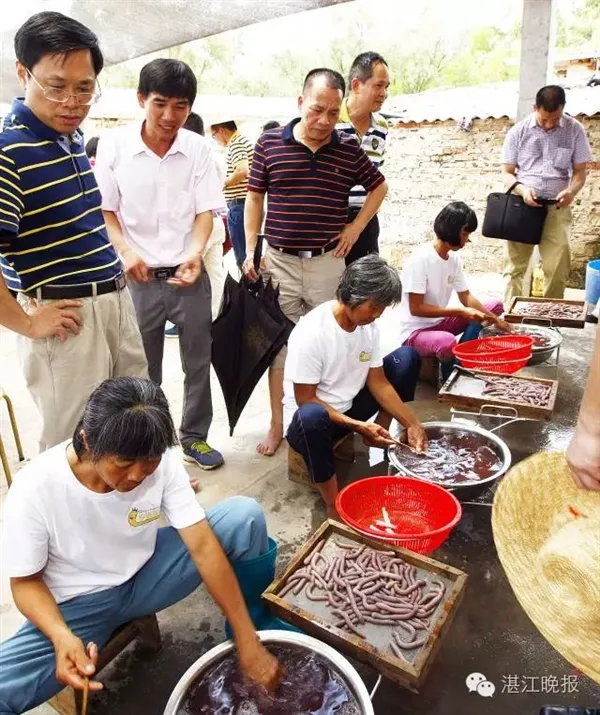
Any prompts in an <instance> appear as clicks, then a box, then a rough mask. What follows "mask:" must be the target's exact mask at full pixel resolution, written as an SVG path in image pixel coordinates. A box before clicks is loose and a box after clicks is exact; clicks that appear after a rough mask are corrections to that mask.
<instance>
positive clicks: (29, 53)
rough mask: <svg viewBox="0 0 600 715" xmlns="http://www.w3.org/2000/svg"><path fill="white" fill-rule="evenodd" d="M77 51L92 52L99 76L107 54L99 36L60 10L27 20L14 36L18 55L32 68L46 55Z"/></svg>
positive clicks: (24, 64)
mask: <svg viewBox="0 0 600 715" xmlns="http://www.w3.org/2000/svg"><path fill="white" fill-rule="evenodd" d="M77 50H89V51H90V54H91V56H92V64H93V65H94V72H95V73H96V75H99V74H100V72H102V68H103V67H104V57H103V56H102V51H101V50H100V45H99V43H98V37H97V36H96V35H95V34H94V33H93V32H92V31H91V30H90V29H89V28H87V27H86V26H85V25H82V24H81V22H78V21H77V20H74V19H73V18H72V17H67V16H66V15H63V14H62V13H61V12H51V11H44V12H38V13H36V14H35V15H32V16H31V17H30V18H29V19H28V20H26V21H25V22H24V23H23V24H22V25H21V27H20V28H19V29H18V30H17V34H16V35H15V55H16V58H17V59H18V60H19V62H20V63H21V64H22V65H23V66H25V67H27V69H28V70H30V71H31V70H32V69H33V68H34V67H35V65H36V64H37V63H38V62H39V61H40V60H41V59H42V57H43V56H44V55H67V54H69V52H75V51H77Z"/></svg>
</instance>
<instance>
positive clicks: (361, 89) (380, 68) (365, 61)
mask: <svg viewBox="0 0 600 715" xmlns="http://www.w3.org/2000/svg"><path fill="white" fill-rule="evenodd" d="M389 86H390V73H389V70H388V65H387V62H386V61H385V60H384V59H383V57H382V56H381V55H379V54H377V52H363V53H362V54H360V55H358V57H356V58H355V59H354V62H353V63H352V67H351V68H350V74H349V77H348V98H347V99H346V100H344V102H342V109H341V111H340V120H339V122H338V124H337V126H336V128H337V129H339V130H340V131H342V132H344V134H349V135H350V136H353V137H354V138H355V139H356V140H357V141H358V143H359V144H360V146H361V147H362V149H363V150H364V152H365V153H366V155H367V156H368V157H369V159H370V160H371V161H372V162H373V165H374V166H375V167H377V169H381V167H382V166H383V162H384V159H385V153H386V148H387V140H388V138H387V137H388V123H387V120H386V119H384V117H382V116H381V115H380V114H378V112H379V110H380V109H381V107H382V105H383V103H384V102H385V100H386V99H387V96H388V88H389ZM366 197H367V192H366V190H365V188H364V186H354V187H353V188H352V190H351V191H350V198H349V200H348V223H351V222H352V221H354V219H355V218H356V216H358V214H359V213H360V210H361V209H362V207H363V204H364V203H365V199H366ZM369 253H379V219H378V218H377V214H375V215H374V216H373V218H372V219H371V220H370V221H369V223H368V224H367V225H366V226H365V228H364V230H363V231H362V233H361V234H360V236H359V237H358V241H356V243H355V244H354V246H352V250H351V251H350V253H349V254H348V255H347V256H346V265H347V266H348V265H350V263H352V261H355V260H356V259H357V258H362V256H366V255H367V254H369Z"/></svg>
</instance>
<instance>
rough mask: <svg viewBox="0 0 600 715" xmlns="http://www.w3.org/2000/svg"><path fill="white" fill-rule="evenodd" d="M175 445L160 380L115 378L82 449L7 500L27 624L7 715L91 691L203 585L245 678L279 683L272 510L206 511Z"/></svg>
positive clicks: (88, 413)
mask: <svg viewBox="0 0 600 715" xmlns="http://www.w3.org/2000/svg"><path fill="white" fill-rule="evenodd" d="M176 441H177V438H176V435H175V429H174V426H173V420H172V418H171V415H170V413H169V406H168V403H167V400H166V398H165V396H164V393H163V392H162V390H161V389H160V387H158V385H156V384H155V383H153V382H151V381H150V380H143V379H140V378H135V377H121V378H116V379H111V380H105V381H104V382H103V383H101V384H100V386H99V387H97V388H96V390H95V391H94V392H93V393H92V395H91V397H90V398H89V400H88V403H87V405H86V408H85V410H84V414H83V417H82V418H81V420H80V422H79V424H78V425H77V428H76V430H75V433H74V435H73V440H72V442H64V443H62V444H59V445H56V446H55V447H53V448H51V449H49V450H48V451H46V452H44V453H43V454H41V455H40V456H39V457H37V458H36V459H35V460H34V461H33V462H32V463H31V464H29V465H28V466H26V467H25V468H24V469H22V470H21V472H19V474H18V476H17V477H16V479H15V481H14V483H13V486H12V488H11V490H10V492H9V494H8V498H7V501H6V506H5V512H4V521H5V523H4V535H3V541H4V547H5V549H4V554H3V562H2V568H3V572H4V573H5V574H6V575H7V576H8V577H9V578H10V585H11V590H12V595H13V598H14V601H15V604H16V606H17V608H18V609H19V610H20V611H21V613H22V614H23V615H24V616H25V617H26V618H27V619H28V620H27V622H26V623H25V624H24V625H23V627H22V628H21V629H20V630H19V631H18V632H17V633H16V635H14V636H13V637H12V638H9V639H8V640H6V641H4V642H3V643H1V644H0V713H2V715H16V714H18V713H23V712H25V711H28V710H30V709H31V708H34V707H36V706H37V705H39V704H40V703H43V702H45V701H47V700H48V699H49V698H51V697H52V696H53V695H55V694H56V693H57V692H58V691H59V690H60V689H61V688H62V687H64V686H65V685H69V686H71V687H73V688H76V689H79V690H81V689H83V687H84V678H86V677H90V678H91V677H93V675H94V673H95V666H96V663H97V655H98V649H99V648H102V647H103V645H104V644H105V643H106V642H107V641H108V639H109V637H110V635H111V633H112V632H113V631H114V630H115V629H116V628H118V627H119V626H121V625H123V624H124V623H127V622H128V621H131V620H133V619H135V618H140V617H142V616H145V615H149V614H151V613H155V612H156V611H160V610H162V609H164V608H167V607H169V606H171V605H173V604H174V603H177V602H178V601H180V600H182V599H183V598H185V597H186V596H187V595H189V594H190V593H192V591H194V590H195V589H196V588H197V587H198V586H199V585H200V584H201V582H202V581H204V582H205V583H206V587H207V589H208V591H209V592H210V593H211V595H212V596H213V598H214V599H215V601H216V602H217V604H218V605H219V606H220V607H221V609H222V610H223V612H224V614H225V616H226V617H227V620H228V622H229V624H230V628H231V630H232V632H233V635H234V638H235V641H236V645H237V649H238V654H239V659H240V665H241V668H242V670H243V671H244V673H245V674H246V675H247V676H248V677H249V678H251V679H253V680H255V681H257V682H259V683H260V684H261V685H264V686H266V687H269V686H273V685H275V684H276V682H277V678H278V671H279V666H278V663H277V661H276V659H275V658H273V656H272V655H270V654H269V653H268V652H267V651H266V650H265V649H264V648H263V646H262V645H261V644H260V642H259V640H258V638H257V636H256V630H255V627H258V628H267V627H269V626H272V627H277V625H278V624H274V623H273V620H274V619H270V618H269V617H268V615H267V614H266V611H265V610H264V607H261V604H260V594H261V593H262V590H263V589H264V588H265V587H266V586H267V585H268V584H269V583H270V581H271V580H272V578H273V573H274V566H275V550H276V547H275V544H274V542H273V541H272V540H271V539H269V538H268V536H267V529H266V523H265V518H264V514H263V512H262V510H261V509H260V507H259V506H258V504H257V503H256V502H255V501H253V500H252V499H248V498H246V497H234V498H232V499H228V500H226V501H224V502H221V503H219V504H216V505H215V506H214V507H212V508H210V509H208V510H207V512H206V513H205V512H204V510H203V509H202V507H201V506H200V505H199V504H198V502H197V501H196V497H195V495H194V493H193V491H192V489H191V487H190V484H189V482H188V478H187V474H186V471H185V469H184V467H183V465H182V464H181V460H180V459H179V456H178V454H177V450H176V448H175V444H176ZM161 513H162V515H163V516H164V517H165V519H166V521H167V523H168V524H169V526H167V527H165V528H159V526H158V524H159V521H158V520H159V518H160V516H161ZM248 574H251V575H252V584H251V586H250V587H249V586H248V583H246V585H244V580H243V579H244V577H246V579H247V575H248ZM236 575H237V577H238V578H236ZM238 579H239V582H238ZM244 599H245V600H246V603H244ZM249 611H250V612H249ZM253 621H254V623H253ZM89 687H90V690H100V689H101V688H102V685H101V684H100V683H99V682H97V681H95V680H91V681H90V686H89Z"/></svg>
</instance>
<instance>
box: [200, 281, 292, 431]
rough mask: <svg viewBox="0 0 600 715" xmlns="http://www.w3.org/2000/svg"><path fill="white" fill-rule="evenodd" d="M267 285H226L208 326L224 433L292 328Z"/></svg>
mask: <svg viewBox="0 0 600 715" xmlns="http://www.w3.org/2000/svg"><path fill="white" fill-rule="evenodd" d="M278 297H279V291H278V290H276V289H275V288H274V287H273V285H272V283H271V281H269V282H268V283H266V284H265V283H263V281H262V280H260V281H257V282H256V283H250V282H249V281H247V280H246V279H245V278H242V279H241V280H240V282H239V283H238V282H237V281H236V280H234V279H233V278H232V277H231V276H230V275H228V276H227V278H226V280H225V288H224V291H223V301H222V303H221V312H220V314H219V316H218V318H217V319H216V320H215V322H214V323H213V327H212V340H213V345H212V363H213V366H214V368H215V372H216V373H217V377H218V378H219V383H220V384H221V390H222V391H223V397H224V398H225V405H226V407H227V416H228V418H229V433H230V434H233V430H234V428H235V425H236V424H237V421H238V419H239V418H240V415H241V413H242V410H243V409H244V407H245V406H246V403H247V402H248V400H249V399H250V396H251V395H252V393H253V392H254V388H255V387H256V385H257V384H258V382H259V381H260V379H261V377H262V376H263V375H264V373H265V372H266V370H267V369H268V367H269V365H270V364H271V363H272V362H273V360H274V358H275V356H276V355H277V353H278V352H279V351H280V350H281V348H282V347H283V346H284V345H285V343H286V342H287V340H288V338H289V336H290V333H291V331H292V329H293V327H294V324H293V323H292V321H290V320H289V319H288V318H286V316H285V315H284V314H283V312H282V310H281V308H280V307H279V301H278Z"/></svg>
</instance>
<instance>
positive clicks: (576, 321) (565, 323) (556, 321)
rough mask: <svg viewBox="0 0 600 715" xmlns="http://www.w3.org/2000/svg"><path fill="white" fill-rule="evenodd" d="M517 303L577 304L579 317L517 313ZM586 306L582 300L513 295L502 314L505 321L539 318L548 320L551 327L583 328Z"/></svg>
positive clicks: (516, 321) (513, 321) (514, 321)
mask: <svg viewBox="0 0 600 715" xmlns="http://www.w3.org/2000/svg"><path fill="white" fill-rule="evenodd" d="M518 303H564V304H565V305H577V306H579V307H580V308H581V312H580V314H579V318H547V317H545V316H542V315H540V316H533V315H525V314H523V313H519V310H518ZM586 316H587V307H586V303H585V301H584V300H566V299H561V298H526V297H525V296H515V297H514V298H513V299H512V301H511V303H510V306H509V308H508V311H507V312H506V314H505V316H504V320H506V322H507V323H520V322H521V321H522V320H523V318H528V319H531V320H535V319H536V318H538V319H539V318H541V319H542V320H544V321H550V324H551V325H552V327H553V328H585V319H586Z"/></svg>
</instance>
